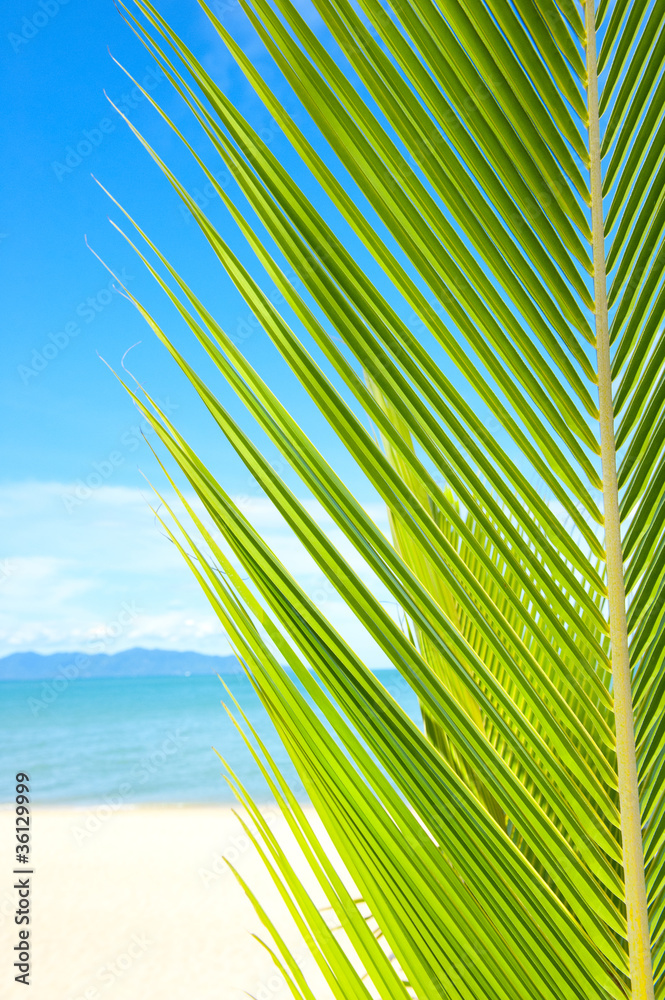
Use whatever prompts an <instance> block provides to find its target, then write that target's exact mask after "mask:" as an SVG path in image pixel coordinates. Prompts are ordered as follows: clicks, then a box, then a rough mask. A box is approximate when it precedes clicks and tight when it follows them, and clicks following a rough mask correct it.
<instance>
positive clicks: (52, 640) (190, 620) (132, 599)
mask: <svg viewBox="0 0 665 1000" xmlns="http://www.w3.org/2000/svg"><path fill="white" fill-rule="evenodd" d="M75 489H76V484H67V483H53V482H51V483H26V482H23V483H14V484H7V485H5V486H3V487H0V521H2V535H1V537H2V538H3V539H4V542H3V544H4V550H0V656H1V655H6V654H7V653H10V652H14V651H17V650H28V649H30V650H36V651H38V652H43V653H47V652H55V651H61V650H67V651H69V650H75V649H83V650H86V651H94V650H98V649H100V648H103V649H104V650H105V651H107V652H117V651H119V650H121V649H128V648H131V647H132V646H146V647H151V648H168V649H191V650H196V651H199V652H206V653H217V654H222V655H224V654H226V653H227V652H228V644H227V641H226V638H225V636H224V634H223V631H222V628H221V625H220V623H219V621H218V619H217V617H216V615H215V614H214V612H213V611H212V609H211V607H210V605H209V603H208V601H207V600H206V598H205V595H204V594H203V593H202V591H201V590H200V588H199V586H198V584H197V582H196V580H195V579H194V577H193V575H192V574H191V572H190V571H189V569H188V568H187V566H186V565H185V563H184V561H183V560H182V558H181V556H180V554H179V553H178V551H177V550H176V548H175V546H173V545H172V544H171V543H170V541H169V540H168V538H167V537H166V536H165V534H164V531H163V528H162V527H161V526H160V524H159V523H158V521H157V520H156V518H155V516H154V514H153V513H152V511H151V509H150V504H151V503H154V497H152V496H151V494H150V491H149V489H148V488H146V489H145V490H139V489H129V488H126V487H121V486H110V485H100V486H99V487H98V488H97V489H92V490H90V491H89V493H88V494H87V495H86V496H82V495H81V494H80V491H79V496H78V497H77V501H78V502H77V503H76V504H72V503H71V498H72V496H75ZM236 500H237V503H238V506H239V507H240V508H241V510H242V511H243V513H244V514H245V516H246V517H247V518H248V519H249V520H250V521H251V523H252V524H253V525H254V526H255V528H256V529H257V531H258V532H259V533H260V534H261V537H262V538H263V539H264V540H265V541H266V542H267V544H268V545H269V546H270V547H271V548H272V549H273V550H274V552H275V553H276V555H277V556H278V558H280V559H281V560H282V562H283V563H284V565H285V566H286V568H287V569H288V570H289V572H290V573H291V574H292V575H293V576H294V577H295V578H296V579H297V581H298V582H299V583H300V585H301V586H302V587H303V589H304V590H305V591H306V592H307V593H308V594H310V596H312V597H313V599H314V600H315V601H316V603H317V604H318V605H319V606H320V607H321V608H322V610H323V611H324V613H325V614H326V616H327V617H328V618H329V620H330V622H331V623H332V624H333V626H334V627H335V628H337V629H338V631H339V632H340V633H341V634H342V635H343V636H344V637H345V638H346V639H347V640H348V641H349V642H350V643H351V644H352V645H353V646H354V648H355V649H356V650H357V651H358V652H359V653H360V655H361V656H363V657H365V658H366V660H367V662H368V663H370V665H372V666H379V665H381V664H382V663H383V662H384V660H383V657H382V655H381V654H380V652H379V651H378V650H377V649H376V647H375V646H374V644H373V642H372V640H371V639H370V638H369V636H367V634H366V633H365V631H364V629H363V628H362V626H360V625H359V623H358V622H357V621H356V619H355V617H354V616H353V614H352V612H351V611H350V610H349V609H348V608H347V607H346V605H345V604H344V602H343V601H342V600H341V598H340V597H339V596H338V595H337V593H336V591H335V590H334V589H333V588H332V586H331V585H330V584H329V583H328V582H327V580H326V579H325V577H324V576H323V574H322V572H321V570H320V569H319V568H318V567H317V565H316V564H315V563H314V561H313V560H312V559H311V557H310V556H309V555H308V553H307V552H306V551H305V549H304V548H303V546H302V545H300V544H299V543H298V542H297V541H296V540H295V538H294V537H293V535H292V533H291V531H290V529H289V528H288V526H287V525H286V524H285V522H284V521H283V519H282V518H281V516H280V515H279V513H278V512H277V511H276V509H275V508H274V506H273V505H272V504H271V503H270V502H269V501H268V500H267V499H266V498H265V497H263V496H251V497H249V496H244V497H237V498H236ZM304 503H305V506H306V507H307V509H308V511H309V512H310V513H311V514H312V516H313V518H314V519H315V520H316V522H317V524H318V525H319V526H320V527H321V528H322V529H323V530H324V531H325V532H326V534H327V535H328V537H330V538H331V540H332V541H333V542H334V543H335V544H336V545H337V546H338V548H339V549H340V551H341V552H342V553H343V555H344V556H345V558H347V559H348V561H349V562H350V564H351V565H352V566H353V567H354V569H355V570H356V571H357V572H358V573H359V574H360V575H361V576H362V577H363V578H364V579H365V580H366V581H367V582H368V583H369V584H370V586H372V588H373V589H374V590H375V592H376V593H378V594H379V596H382V597H385V596H386V595H385V594H382V591H381V588H379V587H377V585H376V583H375V582H372V577H371V574H370V573H369V572H368V571H367V569H366V567H365V566H364V564H363V561H362V559H361V558H360V557H359V556H358V554H357V552H356V551H355V549H354V548H353V547H352V546H351V545H350V543H349V542H348V541H347V540H346V538H344V536H343V535H342V533H341V532H340V531H339V529H338V528H336V527H335V526H334V524H333V522H332V521H331V519H330V518H329V517H328V516H327V515H326V513H325V512H324V511H323V509H322V508H321V507H320V505H318V504H317V503H315V502H313V501H311V500H307V501H304ZM196 506H198V504H197V505H196ZM367 510H368V513H369V514H370V516H372V517H373V519H374V520H375V522H376V523H377V524H378V525H379V527H380V528H381V529H382V530H383V531H384V532H387V519H386V516H385V512H384V509H383V507H382V506H381V505H379V504H376V505H373V506H371V507H368V508H367ZM386 608H387V609H388V610H389V611H390V612H391V613H394V607H393V606H392V605H391V604H388V603H387V604H386ZM127 609H129V611H128V610H127Z"/></svg>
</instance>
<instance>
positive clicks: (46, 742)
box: [0, 670, 420, 806]
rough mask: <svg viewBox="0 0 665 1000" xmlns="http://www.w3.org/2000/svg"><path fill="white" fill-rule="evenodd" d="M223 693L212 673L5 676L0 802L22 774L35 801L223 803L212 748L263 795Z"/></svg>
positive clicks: (249, 709)
mask: <svg viewBox="0 0 665 1000" xmlns="http://www.w3.org/2000/svg"><path fill="white" fill-rule="evenodd" d="M377 676H378V677H380V679H381V681H382V682H383V684H384V685H385V686H386V687H387V688H388V690H389V691H390V692H391V694H392V695H393V697H394V698H395V700H396V701H398V702H399V703H400V704H401V705H402V707H403V708H404V710H405V711H406V712H407V713H408V714H409V715H410V716H411V717H412V718H413V719H414V720H417V721H419V720H420V712H419V708H418V703H417V700H416V698H415V695H414V694H413V692H412V691H411V689H410V688H409V687H408V686H407V685H406V684H405V683H404V681H403V680H402V679H401V677H400V676H399V674H398V673H397V672H396V671H393V670H384V671H379V672H378V673H377ZM225 680H226V683H227V684H228V685H229V688H230V689H231V690H232V692H233V694H234V696H235V697H236V699H237V700H238V702H239V704H240V705H241V706H242V708H243V711H244V712H245V713H246V715H247V717H248V718H249V720H250V721H251V723H252V724H253V725H254V726H255V728H256V729H257V731H258V733H259V734H260V736H261V738H262V739H263V740H264V741H265V743H266V745H267V747H268V749H269V750H270V752H271V754H272V755H273V757H274V758H275V760H276V762H277V763H278V765H279V766H280V768H282V769H283V771H284V773H285V775H286V776H287V778H288V779H289V782H290V785H291V788H292V789H293V790H294V792H295V793H296V795H297V796H298V798H299V799H301V800H302V801H306V795H305V792H304V789H303V788H302V786H301V784H300V782H299V781H298V778H297V776H296V773H295V770H294V768H293V766H292V765H291V763H290V761H289V758H288V756H287V754H286V751H285V750H284V749H283V747H282V745H281V743H280V742H279V739H278V737H277V735H276V733H275V731H274V729H273V728H272V725H271V723H270V721H269V719H268V717H267V715H266V713H265V711H264V710H263V707H262V706H261V704H260V702H259V700H258V698H257V696H256V694H255V693H254V690H253V688H252V686H251V684H250V683H249V681H248V680H247V678H246V677H245V676H244V675H242V674H238V675H234V676H229V677H227V678H225ZM57 688H59V690H58V689H57ZM224 694H225V692H224V689H223V688H222V685H221V684H220V682H219V680H218V678H217V677H215V676H193V677H150V678H145V677H141V678H99V679H83V678H78V679H75V680H72V681H71V682H70V683H65V682H64V681H62V680H61V681H60V683H59V684H57V683H55V684H54V682H53V681H2V682H0V733H2V740H1V745H0V802H9V801H11V800H12V799H13V797H14V794H15V793H14V785H15V780H14V777H15V775H16V773H17V772H20V771H22V772H25V773H26V774H29V775H30V786H31V799H32V803H33V806H38V805H49V804H50V805H56V804H58V805H89V804H97V803H110V804H113V805H114V806H119V805H123V804H131V803H141V802H153V803H157V802H162V803H166V802H169V803H175V802H177V803H190V802H192V803H193V802H197V803H230V802H233V801H235V800H234V797H233V794H232V792H231V791H230V789H229V787H228V785H227V784H226V782H225V780H224V778H223V777H222V775H221V771H222V766H221V763H220V761H219V759H218V757H217V756H216V754H215V752H214V750H213V749H212V747H213V746H214V747H216V748H217V749H218V750H219V752H220V753H221V754H222V756H223V757H224V758H225V759H226V760H227V761H228V762H229V764H230V765H231V767H232V768H233V769H234V771H235V772H236V774H237V775H238V777H239V778H240V779H241V781H242V782H243V784H244V785H245V787H246V788H247V789H248V791H249V792H250V793H251V795H252V796H253V797H254V798H255V799H256V800H257V801H258V802H266V801H269V799H270V792H269V789H268V787H267V785H266V784H265V783H264V781H263V779H262V777H261V775H260V773H259V772H258V771H257V768H256V765H255V764H254V762H253V760H252V758H251V756H250V754H249V753H248V751H247V749H246V748H245V746H244V744H243V742H242V739H241V737H240V736H239V734H238V733H237V732H236V730H235V728H234V727H233V725H232V724H231V722H230V720H229V719H228V717H227V715H226V712H225V710H224V708H223V706H222V705H221V700H222V697H223V696H224Z"/></svg>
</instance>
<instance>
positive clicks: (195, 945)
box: [0, 806, 328, 1000]
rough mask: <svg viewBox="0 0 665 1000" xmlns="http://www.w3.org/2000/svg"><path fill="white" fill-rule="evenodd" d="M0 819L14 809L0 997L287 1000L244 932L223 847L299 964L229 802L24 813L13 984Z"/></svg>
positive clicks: (0, 890) (1, 909) (245, 920)
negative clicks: (20, 922)
mask: <svg viewBox="0 0 665 1000" xmlns="http://www.w3.org/2000/svg"><path fill="white" fill-rule="evenodd" d="M264 813H266V814H271V823H272V824H273V828H274V829H275V830H277V831H280V830H282V829H283V825H282V820H281V817H279V816H278V815H277V811H276V809H274V808H272V809H271V807H266V808H265V809H264ZM13 823H14V814H13V811H11V810H10V809H9V808H5V807H3V808H2V809H0V847H1V850H0V997H2V998H3V1000H4V998H5V997H8V998H13V997H28V998H29V1000H153V998H154V1000H156V998H159V1000H240V998H241V997H242V996H243V993H244V991H246V992H247V993H249V994H250V995H253V996H254V997H256V998H257V1000H286V997H288V996H290V994H289V992H288V990H287V989H286V987H285V985H284V983H283V980H282V979H281V977H280V976H279V975H278V974H276V972H275V970H274V966H273V965H272V963H271V960H270V957H269V956H268V955H267V953H266V952H265V951H264V949H263V948H261V946H260V945H258V944H257V943H256V942H255V941H254V940H253V939H252V938H251V937H250V932H251V931H254V932H256V933H258V934H260V935H261V936H263V937H264V938H266V934H265V932H264V931H263V929H262V927H261V924H260V922H259V920H258V919H257V917H256V916H255V914H254V911H253V909H252V906H251V904H250V903H249V901H248V900H247V898H246V897H245V895H244V893H243V892H242V890H241V889H240V887H239V886H238V884H237V882H236V880H235V878H234V877H233V875H232V874H231V873H230V872H229V871H228V869H226V868H225V866H223V864H222V861H221V858H222V856H223V855H226V856H227V857H228V858H229V860H231V861H233V863H234V864H235V865H236V867H237V868H238V870H239V871H240V873H241V874H242V876H243V878H245V879H246V880H247V881H248V883H250V884H251V886H252V888H253V889H255V890H256V891H257V895H258V896H259V897H260V898H261V900H262V902H265V903H266V906H267V909H269V910H270V912H271V915H276V916H277V919H278V922H279V926H280V929H282V930H283V932H284V935H285V937H286V939H287V940H288V941H289V943H290V944H291V945H292V947H293V948H294V951H295V954H296V955H297V956H298V957H301V956H302V962H301V965H302V966H306V967H308V968H309V967H310V964H311V960H310V959H309V956H307V955H306V953H304V952H303V947H302V944H301V942H300V939H299V937H298V933H297V931H295V929H294V928H293V924H292V923H291V921H290V918H289V917H288V914H287V913H286V910H285V909H284V908H283V904H282V903H281V901H279V899H278V897H277V896H276V893H275V891H274V888H273V886H272V882H271V881H270V878H269V876H268V875H267V874H266V871H265V869H264V868H263V865H262V863H261V861H260V859H259V858H258V857H257V855H256V853H255V851H254V849H253V848H252V847H251V846H250V845H249V844H248V842H247V841H246V840H245V838H244V835H243V834H242V830H241V828H240V826H239V825H238V822H237V820H236V819H235V818H234V817H233V815H232V813H231V810H230V809H229V808H226V807H213V806H210V807H206V806H184V807H178V806H143V807H137V808H125V809H122V810H119V811H116V812H113V813H111V811H110V809H108V807H104V808H102V809H98V810H95V809H94V808H93V809H64V808H63V809H41V810H39V809H35V810H34V813H33V829H32V847H33V852H32V856H31V860H32V867H34V871H35V874H34V875H33V876H32V900H31V902H32V919H31V924H30V931H31V933H30V943H31V951H32V953H33V954H32V972H31V986H30V989H29V990H26V989H25V987H24V986H23V985H22V984H20V983H16V982H14V981H13V976H14V972H13V971H10V970H11V965H12V963H13V961H14V958H13V957H11V956H13V955H15V953H14V952H13V951H12V948H13V946H14V945H15V944H17V943H18V936H17V931H18V929H19V928H18V927H16V925H15V923H14V911H15V909H16V898H17V893H16V890H14V889H13V888H12V885H13V881H14V879H15V878H17V876H14V875H12V869H13V868H14V867H15V863H14V862H13V854H14V830H13ZM266 939H267V938H266ZM316 993H317V997H321V998H322V1000H323V998H324V997H327V996H328V994H327V991H325V990H318V989H317V991H316Z"/></svg>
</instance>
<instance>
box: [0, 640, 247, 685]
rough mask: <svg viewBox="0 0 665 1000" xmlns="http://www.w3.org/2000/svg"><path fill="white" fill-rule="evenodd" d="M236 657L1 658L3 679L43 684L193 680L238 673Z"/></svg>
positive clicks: (149, 652)
mask: <svg viewBox="0 0 665 1000" xmlns="http://www.w3.org/2000/svg"><path fill="white" fill-rule="evenodd" d="M241 670H242V668H241V667H240V665H239V663H238V661H237V659H236V658H235V656H205V655H203V654H202V653H180V652H177V651H175V650H170V649H139V648H137V649H126V650H124V651H123V652H122V653H113V654H112V655H109V654H107V653H95V654H92V655H88V654H87V653H50V654H49V655H47V656H43V655H42V654H41V653H11V654H10V655H9V656H5V657H3V658H2V659H0V680H3V681H31V680H34V681H41V680H49V679H51V678H54V677H60V676H62V677H65V678H68V679H73V678H74V677H189V676H190V675H191V676H194V675H196V676H200V675H202V674H237V673H240V672H241Z"/></svg>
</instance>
